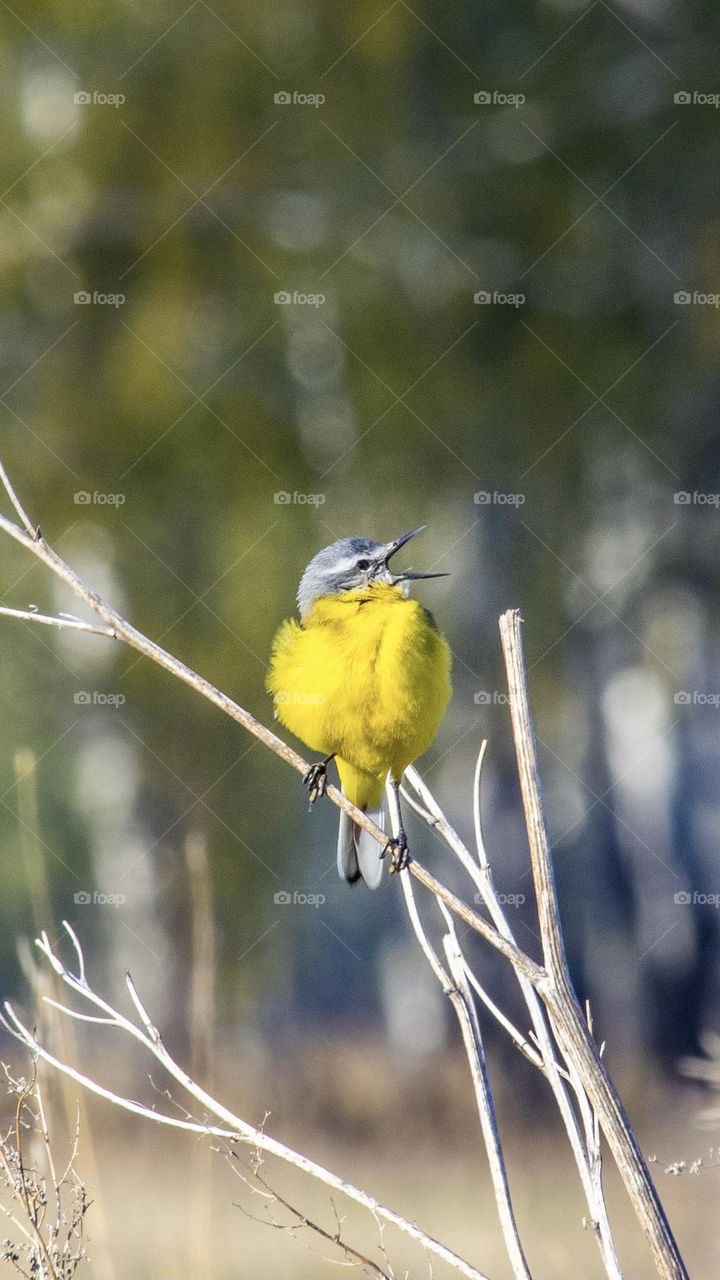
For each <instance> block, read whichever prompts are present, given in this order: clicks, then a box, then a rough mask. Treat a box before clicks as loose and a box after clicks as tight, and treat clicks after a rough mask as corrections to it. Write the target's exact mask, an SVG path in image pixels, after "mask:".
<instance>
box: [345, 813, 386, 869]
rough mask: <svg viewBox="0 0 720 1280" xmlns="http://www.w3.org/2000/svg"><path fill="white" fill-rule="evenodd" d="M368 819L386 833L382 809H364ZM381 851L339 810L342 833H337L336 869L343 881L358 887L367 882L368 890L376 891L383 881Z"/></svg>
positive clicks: (360, 828)
mask: <svg viewBox="0 0 720 1280" xmlns="http://www.w3.org/2000/svg"><path fill="white" fill-rule="evenodd" d="M363 812H364V813H367V816H368V818H370V820H371V821H372V822H374V823H376V824H377V826H378V827H380V829H381V830H383V831H384V830H385V814H384V812H383V809H382V806H381V807H380V808H377V809H368V808H366V807H365V806H363ZM381 853H382V847H381V845H379V844H378V842H377V840H374V839H373V837H372V836H371V835H370V833H369V832H368V831H365V830H363V828H362V827H358V826H356V824H355V823H354V822H353V820H352V818H351V817H350V816H349V815H348V814H347V813H346V812H345V810H344V809H341V810H340V830H339V832H338V848H337V866H338V874H339V876H340V879H341V880H347V882H348V884H355V882H356V881H357V880H364V881H365V883H366V885H367V886H368V888H369V889H377V887H378V885H379V884H380V881H381V880H382V872H383V864H382V861H381V859H380V854H381Z"/></svg>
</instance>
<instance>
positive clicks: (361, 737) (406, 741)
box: [267, 525, 452, 889]
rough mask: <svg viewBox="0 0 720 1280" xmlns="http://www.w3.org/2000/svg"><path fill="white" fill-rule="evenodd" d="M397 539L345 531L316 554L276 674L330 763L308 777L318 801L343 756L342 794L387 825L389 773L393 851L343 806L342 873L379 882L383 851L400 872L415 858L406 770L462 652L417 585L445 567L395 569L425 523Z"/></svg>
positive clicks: (431, 727)
mask: <svg viewBox="0 0 720 1280" xmlns="http://www.w3.org/2000/svg"><path fill="white" fill-rule="evenodd" d="M426 527H427V526H426V525H421V526H420V527H419V528H418V529H412V530H411V531H410V533H405V534H403V536H402V537H401V538H395V539H394V541H392V542H385V543H382V542H375V541H373V540H372V539H371V538H366V537H358V536H352V537H345V538H340V539H339V540H338V541H336V542H333V543H332V544H331V545H330V546H328V547H325V548H324V549H323V550H322V551H320V552H318V554H317V555H316V556H315V557H314V558H313V559H312V560H311V561H310V563H309V564H308V566H307V568H306V569H305V572H304V573H303V575H302V578H301V581H300V586H299V588H298V593H297V604H298V610H299V620H296V619H294V618H291V619H287V620H286V621H285V622H283V623H282V625H281V626H280V628H279V630H278V632H277V634H276V635H275V638H274V641H273V644H272V651H271V658H270V664H269V669H268V676H267V690H268V692H269V693H270V694H271V695H272V697H273V701H274V712H275V717H276V719H278V720H279V721H280V722H281V724H282V725H283V726H284V727H285V728H286V729H288V730H290V732H291V733H293V734H294V735H295V736H296V737H298V738H300V739H301V740H302V741H303V742H304V743H305V744H306V746H308V747H310V748H311V750H313V751H317V752H318V753H321V754H322V756H323V759H321V760H319V761H318V762H317V763H315V764H313V765H312V766H311V767H310V769H309V770H308V772H307V773H306V774H305V776H304V778H303V782H304V784H305V785H306V786H307V787H308V790H309V795H310V803H311V804H313V803H314V802H315V801H316V800H317V799H318V797H319V796H321V795H323V794H324V792H325V789H326V785H327V767H328V765H329V764H330V762H331V761H332V760H335V763H336V767H337V770H338V773H339V775H340V782H341V784H342V791H343V795H345V796H346V797H347V798H348V800H351V801H352V803H353V804H354V805H356V806H357V807H358V808H359V809H361V810H363V812H365V813H366V814H367V816H368V817H369V818H371V819H372V820H373V821H374V822H375V823H377V825H378V826H380V827H381V828H382V829H384V814H383V795H384V791H385V783H386V779H387V777H388V775H389V776H390V779H391V781H392V787H393V793H394V802H395V804H396V806H397V808H396V817H397V826H398V831H397V835H396V836H393V837H391V838H389V839H388V841H387V844H386V845H385V847H384V848H381V846H380V845H379V844H378V842H377V841H376V840H375V839H374V838H373V837H372V836H371V835H370V833H369V832H367V831H365V830H364V829H363V828H362V827H359V826H358V825H357V824H356V823H354V822H353V820H352V818H350V816H349V815H348V814H347V813H346V812H345V811H344V810H341V811H340V831H339V834H338V846H337V866H338V873H339V875H340V878H341V880H344V881H347V882H348V883H349V884H354V883H355V882H356V881H358V880H361V879H362V880H364V881H365V883H366V884H367V885H368V886H369V887H370V888H372V889H375V888H377V887H378V885H379V884H380V881H381V880H382V870H383V858H384V857H385V854H386V853H388V852H390V854H391V858H390V870H391V872H395V871H401V870H403V869H404V868H405V867H406V866H407V865H408V862H409V850H408V841H407V835H406V833H405V829H404V825H403V819H402V813H401V810H400V780H401V778H402V775H403V772H404V770H405V769H406V768H407V767H408V765H409V764H411V763H412V762H413V761H414V760H416V759H417V758H418V756H420V755H422V754H423V752H425V751H426V750H427V749H428V747H429V746H430V744H431V743H432V741H433V739H434V737H435V734H436V732H437V729H438V726H439V724H440V721H441V720H442V718H443V715H444V714H445V710H446V708H447V705H448V702H449V700H450V696H451V692H452V689H451V683H450V675H451V655H450V649H449V646H448V644H447V641H446V640H445V639H444V637H443V636H442V635H441V634H440V631H439V630H438V628H437V626H436V624H435V620H434V618H433V616H432V614H431V613H429V612H428V610H427V609H425V608H424V607H423V606H422V605H421V604H420V603H419V602H418V601H417V600H415V599H413V598H412V597H411V596H410V595H409V584H410V583H411V582H412V581H415V580H418V579H421V578H441V577H446V576H447V575H446V574H444V573H418V572H413V571H412V570H410V569H406V570H405V571H404V572H401V573H397V574H395V573H393V571H392V569H391V567H390V561H391V560H392V557H393V556H394V555H395V554H396V553H397V552H398V551H399V550H400V548H401V547H404V546H405V544H406V543H408V542H409V541H410V539H411V538H414V537H415V536H416V535H417V534H418V533H421V532H422V530H423V529H425V528H426Z"/></svg>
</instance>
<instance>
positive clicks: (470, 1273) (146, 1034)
mask: <svg viewBox="0 0 720 1280" xmlns="http://www.w3.org/2000/svg"><path fill="white" fill-rule="evenodd" d="M66 927H67V926H66ZM38 946H39V948H40V950H41V951H42V952H43V954H44V955H45V956H46V957H47V958H48V960H50V957H51V956H52V955H53V954H54V953H52V950H51V948H50V946H49V943H48V942H47V939H45V940H43V941H40V942H39V943H38ZM78 947H79V944H78ZM80 960H81V967H82V969H83V971H84V964H82V953H81V952H80ZM54 961H55V963H54V964H53V968H55V971H56V972H57V973H59V976H60V977H61V978H62V980H63V981H64V982H65V983H66V984H67V986H68V987H70V989H71V990H73V991H74V992H75V993H76V994H78V995H79V996H81V997H82V998H83V999H85V1000H86V1001H87V1002H88V1003H89V1004H90V1005H93V1006H95V1007H96V1008H98V1009H100V1010H102V1012H103V1013H104V1014H106V1015H107V1016H108V1017H110V1018H112V1019H113V1020H114V1022H115V1024H116V1027H117V1028H118V1029H120V1030H122V1031H124V1032H126V1033H128V1034H130V1035H132V1036H133V1038H134V1039H135V1040H137V1041H138V1042H139V1043H140V1044H141V1045H142V1046H143V1047H144V1048H145V1049H146V1050H147V1051H148V1052H149V1053H150V1054H152V1056H153V1057H154V1058H155V1059H156V1060H157V1061H158V1062H160V1063H161V1065H162V1066H163V1067H164V1068H165V1070H166V1071H167V1072H168V1074H169V1075H170V1076H172V1078H173V1079H175V1080H176V1081H177V1082H178V1083H179V1084H181V1085H182V1086H183V1088H185V1089H186V1090H187V1092H188V1093H189V1094H190V1096H191V1097H193V1098H194V1099H195V1100H196V1102H199V1103H200V1105H201V1106H202V1107H203V1108H204V1110H206V1111H207V1113H208V1114H209V1115H211V1116H213V1117H214V1118H215V1120H216V1121H218V1120H219V1121H220V1124H219V1125H218V1124H199V1123H195V1122H192V1121H187V1120H182V1119H179V1118H178V1117H176V1116H168V1115H165V1114H163V1113H162V1112H157V1111H154V1110H152V1109H151V1108H149V1107H146V1106H144V1105H143V1104H142V1103H139V1102H135V1101H134V1100H133V1099H130V1098H126V1097H124V1096H122V1095H121V1094H117V1093H114V1092H113V1091H112V1090H110V1089H107V1088H105V1087H104V1086H103V1085H101V1084H99V1083H98V1082H97V1081H95V1080H92V1079H90V1078H89V1077H88V1076H85V1075H83V1074H82V1073H81V1072H79V1071H77V1070H75V1068H73V1067H71V1066H70V1065H69V1064H68V1063H65V1062H62V1061H60V1060H59V1059H58V1058H56V1057H55V1056H54V1055H53V1054H51V1053H50V1052H49V1051H48V1050H47V1049H46V1048H45V1047H44V1046H43V1045H42V1044H41V1043H40V1041H39V1040H38V1038H37V1035H36V1034H35V1033H34V1032H32V1031H31V1030H30V1029H29V1028H28V1027H27V1026H26V1025H25V1024H24V1023H23V1021H22V1020H21V1018H20V1017H19V1015H18V1014H17V1013H16V1011H15V1010H14V1009H13V1007H12V1005H11V1004H9V1003H7V1002H6V1004H5V1006H4V1007H5V1012H6V1019H2V1021H3V1023H4V1025H5V1027H6V1029H7V1030H9V1031H10V1032H11V1033H12V1034H13V1035H15V1036H16V1038H17V1039H20V1040H21V1041H22V1042H23V1043H24V1044H25V1045H26V1046H27V1047H28V1048H29V1049H30V1050H31V1052H32V1053H34V1054H35V1055H36V1056H37V1057H39V1058H41V1059H42V1060H43V1061H44V1062H47V1063H48V1064H49V1065H50V1066H52V1067H54V1068H55V1069H56V1070H58V1071H61V1072H63V1073H64V1074H65V1075H68V1076H70V1077H71V1078H72V1079H73V1080H75V1081H76V1082H77V1083H78V1084H81V1085H83V1087H84V1088H86V1089H89V1090H90V1091H91V1092H93V1093H95V1094H97V1095H98V1096H99V1097H102V1098H105V1099H106V1100H107V1101H109V1102H112V1103H114V1105H116V1106H119V1107H121V1108H122V1109H123V1110H126V1111H131V1112H133V1113H134V1114H135V1115H140V1116H143V1117H144V1118H145V1119H146V1120H151V1121H153V1122H154V1123H156V1124H162V1125H169V1126H171V1127H173V1128H176V1129H184V1130H186V1131H189V1132H192V1133H204V1134H208V1135H210V1136H213V1137H219V1138H223V1139H226V1140H228V1141H230V1142H243V1143H246V1144H248V1145H250V1146H251V1147H253V1148H257V1149H258V1150H260V1151H262V1152H265V1153H267V1154H269V1155H274V1156H277V1157H278V1158H279V1159H281V1160H283V1161H285V1163H287V1164H290V1165H293V1166H294V1167H295V1168H297V1169H300V1170H301V1171H302V1172H304V1173H306V1174H309V1175H310V1176H311V1177H313V1178H315V1179H317V1180H318V1181H320V1182H322V1183H324V1184H325V1185H326V1186H328V1187H331V1188H332V1189H333V1190H335V1191H338V1192H341V1193H342V1194H343V1195H345V1196H347V1197H348V1199H350V1200H353V1201H355V1203H357V1204H360V1205H362V1206H363V1207H364V1208H366V1209H368V1210H369V1211H370V1212H371V1213H373V1214H375V1215H376V1216H377V1217H378V1218H379V1219H382V1220H383V1221H385V1222H387V1223H389V1224H390V1225H392V1226H394V1227H397V1228H398V1230H399V1231H401V1232H403V1234H405V1235H406V1236H408V1237H409V1238H410V1239H412V1240H414V1241H415V1243H416V1244H418V1245H420V1246H421V1248H423V1249H425V1250H426V1251H427V1252H428V1253H429V1254H431V1255H433V1256H434V1257H436V1258H439V1259H441V1260H442V1261H443V1262H445V1263H447V1264H448V1266H450V1267H452V1268H453V1269H454V1270H455V1271H456V1272H458V1273H459V1274H460V1275H463V1276H465V1277H467V1280H487V1277H486V1276H485V1275H484V1274H483V1273H482V1272H481V1271H479V1270H478V1269H477V1268H476V1267H473V1266H472V1265H471V1264H470V1263H469V1262H466V1261H465V1259H463V1258H460V1257H459V1256H458V1255H457V1254H455V1253H453V1251H452V1250H451V1249H449V1248H447V1247H446V1246H445V1245H443V1244H441V1243H440V1242H439V1241H437V1240H435V1239H434V1238H433V1237H432V1236H429V1235H427V1234H426V1233H425V1232H424V1231H422V1230H421V1229H420V1228H419V1227H418V1226H416V1225H415V1223H413V1222H409V1221H408V1220H407V1219H406V1218H403V1217H402V1216H401V1215H400V1214H398V1213H395V1212H394V1210H392V1209H389V1208H387V1207H386V1206H385V1205H383V1204H381V1203H380V1201H378V1200H376V1199H375V1198H374V1197H373V1196H370V1195H368V1194H367V1193H366V1192H364V1191H361V1190H360V1189H359V1188H358V1187H355V1186H353V1184H352V1183H350V1182H346V1181H345V1180H344V1179H342V1178H339V1177H338V1176H337V1175H336V1174H334V1173H331V1172H330V1171H329V1170H328V1169H325V1168H323V1166H322V1165H319V1164H317V1163H316V1162H315V1161H313V1160H310V1159H308V1157H306V1156H304V1155H301V1154H300V1153H299V1152H296V1151H294V1150H293V1149H292V1148H290V1147H287V1146H285V1145H284V1144H283V1143H282V1142H279V1141H278V1140H277V1139H275V1138H271V1137H269V1136H268V1135H267V1134H266V1133H265V1132H264V1131H263V1130H261V1129H259V1128H258V1127H257V1126H255V1125H252V1124H250V1123H248V1122H247V1121H246V1120H243V1119H241V1118H240V1117H239V1116H236V1115H234V1114H233V1112H232V1111H230V1110H229V1109H228V1108H227V1107H226V1106H225V1105H224V1104H223V1103H221V1102H220V1101H219V1100H218V1099H216V1098H214V1097H212V1095H211V1094H209V1093H208V1092H207V1091H206V1090H204V1089H203V1088H202V1087H201V1086H200V1085H199V1084H198V1083H197V1082H196V1081H194V1080H193V1079H192V1078H191V1077H190V1076H189V1075H188V1074H187V1072H185V1071H184V1070H183V1068H182V1067H181V1066H180V1065H179V1064H178V1063H177V1062H176V1061H175V1060H174V1058H173V1057H172V1056H171V1055H170V1053H169V1052H168V1050H167V1049H166V1048H165V1046H164V1044H163V1042H162V1040H161V1039H160V1037H159V1036H158V1034H157V1031H156V1030H155V1028H154V1027H153V1024H152V1022H151V1020H150V1017H149V1015H148V1013H147V1010H146V1009H145V1007H144V1005H143V1004H142V1001H141V1000H140V997H139V995H138V994H137V991H136V989H135V987H134V984H133V983H132V980H131V979H129V981H128V989H129V990H130V991H131V994H133V993H134V994H133V1001H134V1003H135V1007H136V1008H137V1011H138V1014H139V1016H140V1018H141V1021H142V1024H143V1026H142V1027H139V1026H137V1024H136V1023H133V1022H131V1021H130V1019H128V1018H126V1017H125V1015H124V1014H123V1013H121V1012H120V1011H119V1010H117V1009H113V1008H112V1006H110V1005H109V1004H108V1003H107V1002H106V1001H105V1000H104V999H103V998H102V997H101V996H100V995H98V993H97V992H95V991H94V990H93V989H92V988H91V987H90V986H89V985H88V984H87V983H84V984H83V983H81V982H79V980H78V979H77V978H76V977H75V976H74V975H73V974H71V973H69V972H68V971H67V970H66V969H65V968H64V966H63V964H62V962H61V961H60V960H59V958H58V957H57V956H54Z"/></svg>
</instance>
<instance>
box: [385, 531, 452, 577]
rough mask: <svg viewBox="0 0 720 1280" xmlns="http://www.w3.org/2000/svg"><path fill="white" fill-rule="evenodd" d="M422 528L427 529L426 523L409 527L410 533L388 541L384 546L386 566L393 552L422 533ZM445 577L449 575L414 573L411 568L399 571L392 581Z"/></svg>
mask: <svg viewBox="0 0 720 1280" xmlns="http://www.w3.org/2000/svg"><path fill="white" fill-rule="evenodd" d="M423 529H427V525H426V524H421V525H420V527H419V528H418V529H411V530H410V533H404V534H403V536H402V538H396V539H395V541H394V542H388V544H387V547H386V548H385V565H386V567H387V566H388V565H389V563H390V560H391V559H392V557H393V556H394V555H395V553H396V552H397V551H399V550H400V548H401V547H404V546H405V543H406V542H409V541H410V539H411V538H414V537H415V535H416V534H417V533H422V531H423ZM447 577H449V575H448V574H447V573H414V572H413V570H412V569H406V570H405V572H404V573H399V574H398V575H397V576H396V577H395V579H394V581H395V582H409V581H411V580H412V581H415V580H417V579H418V578H447Z"/></svg>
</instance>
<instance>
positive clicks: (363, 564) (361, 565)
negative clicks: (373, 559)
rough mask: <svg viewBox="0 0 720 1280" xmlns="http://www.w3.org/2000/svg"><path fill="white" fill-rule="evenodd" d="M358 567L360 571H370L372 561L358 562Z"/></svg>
mask: <svg viewBox="0 0 720 1280" xmlns="http://www.w3.org/2000/svg"><path fill="white" fill-rule="evenodd" d="M357 567H358V569H369V568H370V561H369V560H358V562H357Z"/></svg>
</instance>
